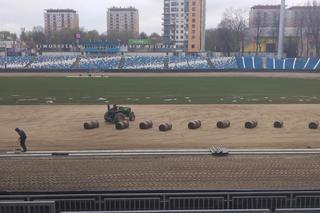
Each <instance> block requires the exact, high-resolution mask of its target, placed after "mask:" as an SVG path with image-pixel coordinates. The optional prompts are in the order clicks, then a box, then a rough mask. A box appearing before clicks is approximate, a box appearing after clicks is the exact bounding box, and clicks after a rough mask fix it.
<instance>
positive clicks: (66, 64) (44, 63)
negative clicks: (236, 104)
mask: <svg viewBox="0 0 320 213" xmlns="http://www.w3.org/2000/svg"><path fill="white" fill-rule="evenodd" d="M76 59H77V57H75V56H56V57H51V56H38V57H36V60H35V61H34V62H32V64H30V68H34V69H71V67H72V65H73V64H74V63H75V61H76Z"/></svg>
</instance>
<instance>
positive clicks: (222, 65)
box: [210, 57, 243, 70]
mask: <svg viewBox="0 0 320 213" xmlns="http://www.w3.org/2000/svg"><path fill="white" fill-rule="evenodd" d="M210 60H211V63H212V65H213V68H214V69H221V70H223V69H231V70H232V69H239V67H240V69H243V65H242V60H241V63H240V59H239V58H235V57H220V58H211V59H210Z"/></svg>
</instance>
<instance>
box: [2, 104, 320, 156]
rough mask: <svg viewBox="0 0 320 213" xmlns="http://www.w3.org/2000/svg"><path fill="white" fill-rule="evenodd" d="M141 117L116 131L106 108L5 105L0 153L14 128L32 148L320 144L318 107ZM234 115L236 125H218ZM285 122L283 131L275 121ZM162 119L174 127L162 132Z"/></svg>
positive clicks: (13, 139) (9, 146)
mask: <svg viewBox="0 0 320 213" xmlns="http://www.w3.org/2000/svg"><path fill="white" fill-rule="evenodd" d="M132 108H133V110H134V111H135V113H136V116H137V121H135V122H133V123H131V126H130V128H129V129H127V130H122V131H118V130H115V128H114V126H113V125H110V124H105V123H104V121H103V114H104V111H105V107H104V106H0V121H1V122H0V151H12V150H14V149H15V148H17V146H18V142H17V138H18V136H17V134H16V133H15V132H14V128H16V127H20V128H23V129H24V130H25V131H26V133H27V135H28V140H29V141H28V143H27V144H28V146H29V148H30V150H33V151H37V150H41V151H42V150H48V151H54V150H57V151H58V150H97V149H180V148H181V149H184V148H190V149H192V148H195V149H198V148H199V149H200V148H210V147H212V146H223V147H226V148H311V147H312V148H320V130H309V129H308V123H309V122H310V121H311V120H320V106H319V105H146V106H132ZM146 119H151V120H153V122H154V128H153V129H151V130H145V131H143V130H139V128H138V126H139V122H140V121H143V120H146ZM194 119H200V120H202V123H203V126H202V128H200V129H199V130H189V129H188V128H187V123H188V121H190V120H194ZM219 119H229V120H230V121H231V128H229V129H225V130H219V129H217V128H216V127H215V125H216V122H217V121H218V120H219ZM250 119H256V120H258V122H259V124H258V128H256V129H254V130H247V129H245V128H244V127H243V126H244V122H245V121H246V120H250ZM277 119H281V120H284V122H285V127H284V128H283V129H274V128H273V122H274V121H275V120H277ZM89 120H99V121H100V128H99V129H95V130H89V131H88V130H84V129H83V122H85V121H89ZM162 122H172V123H173V130H172V131H170V132H165V133H163V132H159V131H158V126H159V124H160V123H162Z"/></svg>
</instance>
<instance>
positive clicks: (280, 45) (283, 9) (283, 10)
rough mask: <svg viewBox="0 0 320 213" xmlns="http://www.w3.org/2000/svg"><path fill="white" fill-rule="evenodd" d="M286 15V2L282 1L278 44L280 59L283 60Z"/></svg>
mask: <svg viewBox="0 0 320 213" xmlns="http://www.w3.org/2000/svg"><path fill="white" fill-rule="evenodd" d="M285 13H286V0H281V8H280V25H279V42H278V59H281V58H282V56H283V46H284V33H285V30H284V28H285V26H284V20H285Z"/></svg>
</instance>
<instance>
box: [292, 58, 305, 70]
mask: <svg viewBox="0 0 320 213" xmlns="http://www.w3.org/2000/svg"><path fill="white" fill-rule="evenodd" d="M305 65H306V60H305V59H303V58H297V59H296V61H295V64H294V69H295V70H304V66H305Z"/></svg>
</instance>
